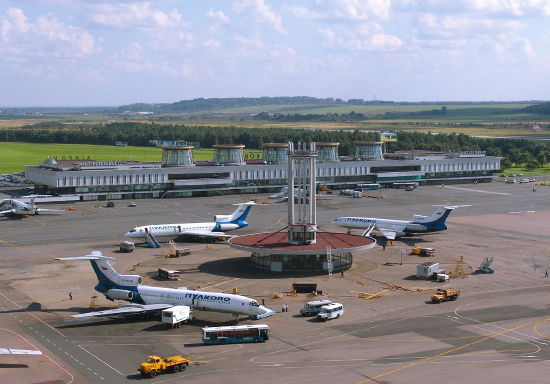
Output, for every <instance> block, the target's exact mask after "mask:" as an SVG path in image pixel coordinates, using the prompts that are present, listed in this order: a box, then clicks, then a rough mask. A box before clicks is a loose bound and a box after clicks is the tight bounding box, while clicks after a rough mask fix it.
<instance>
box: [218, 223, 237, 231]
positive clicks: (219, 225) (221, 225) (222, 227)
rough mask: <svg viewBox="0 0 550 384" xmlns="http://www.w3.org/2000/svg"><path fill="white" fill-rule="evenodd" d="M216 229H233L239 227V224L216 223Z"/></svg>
mask: <svg viewBox="0 0 550 384" xmlns="http://www.w3.org/2000/svg"><path fill="white" fill-rule="evenodd" d="M218 229H219V230H220V231H232V230H233V229H239V225H238V224H231V223H227V224H218Z"/></svg>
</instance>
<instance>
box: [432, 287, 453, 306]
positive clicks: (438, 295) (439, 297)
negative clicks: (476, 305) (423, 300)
mask: <svg viewBox="0 0 550 384" xmlns="http://www.w3.org/2000/svg"><path fill="white" fill-rule="evenodd" d="M459 296H460V290H457V291H453V290H452V289H451V288H448V289H441V288H439V289H438V290H437V291H436V292H435V294H434V295H433V296H432V303H441V302H442V301H449V300H456V299H458V297H459Z"/></svg>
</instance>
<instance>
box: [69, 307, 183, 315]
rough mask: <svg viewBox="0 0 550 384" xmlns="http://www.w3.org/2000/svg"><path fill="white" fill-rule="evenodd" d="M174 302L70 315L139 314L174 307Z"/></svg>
mask: <svg viewBox="0 0 550 384" xmlns="http://www.w3.org/2000/svg"><path fill="white" fill-rule="evenodd" d="M173 306H174V305H173V304H145V305H128V306H123V307H121V308H115V309H107V310H105V311H97V312H88V313H81V314H78V315H72V316H69V317H70V318H71V319H86V318H92V317H124V316H131V315H138V314H140V313H148V312H157V311H161V310H163V309H168V308H172V307H173Z"/></svg>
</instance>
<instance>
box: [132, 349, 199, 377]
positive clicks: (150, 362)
mask: <svg viewBox="0 0 550 384" xmlns="http://www.w3.org/2000/svg"><path fill="white" fill-rule="evenodd" d="M190 361H191V359H184V358H182V357H181V356H172V357H167V358H166V359H163V358H162V357H158V356H155V355H152V356H149V357H148V358H147V360H146V361H145V362H144V363H141V364H140V366H139V368H138V371H139V372H140V373H141V376H144V377H145V376H149V377H151V378H153V377H155V376H156V375H157V374H159V373H161V372H163V371H167V370H170V371H172V372H174V373H178V372H179V371H185V368H187V366H188V365H189V362H190Z"/></svg>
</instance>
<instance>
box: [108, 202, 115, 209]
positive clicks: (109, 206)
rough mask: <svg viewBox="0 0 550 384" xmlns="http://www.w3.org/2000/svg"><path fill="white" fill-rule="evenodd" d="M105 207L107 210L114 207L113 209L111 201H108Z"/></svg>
mask: <svg viewBox="0 0 550 384" xmlns="http://www.w3.org/2000/svg"><path fill="white" fill-rule="evenodd" d="M107 207H108V208H114V207H115V203H113V202H112V201H109V202H108V203H107Z"/></svg>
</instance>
